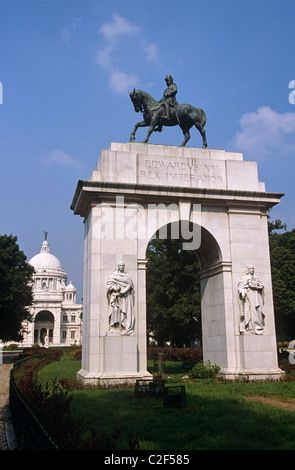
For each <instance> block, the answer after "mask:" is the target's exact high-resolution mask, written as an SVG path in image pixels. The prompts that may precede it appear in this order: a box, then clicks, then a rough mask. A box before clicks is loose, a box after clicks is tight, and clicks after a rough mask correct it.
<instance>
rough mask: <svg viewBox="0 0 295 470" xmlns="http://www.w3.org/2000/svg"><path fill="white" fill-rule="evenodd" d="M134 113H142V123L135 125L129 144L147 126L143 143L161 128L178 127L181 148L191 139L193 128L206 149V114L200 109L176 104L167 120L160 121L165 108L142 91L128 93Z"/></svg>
mask: <svg viewBox="0 0 295 470" xmlns="http://www.w3.org/2000/svg"><path fill="white" fill-rule="evenodd" d="M129 96H130V98H131V101H132V103H133V106H134V109H135V111H136V112H137V113H138V112H139V111H141V112H142V113H143V119H144V120H143V121H140V122H138V123H136V124H135V126H134V129H133V131H132V133H131V136H130V142H133V141H134V140H135V133H136V131H137V129H138V128H139V127H147V126H149V130H148V133H147V135H146V138H145V139H144V140H143V143H147V142H148V140H149V138H150V136H151V134H152V132H153V131H159V132H161V130H162V126H177V125H179V126H180V128H181V130H182V132H183V135H184V141H183V142H182V144H181V147H184V146H185V145H186V143H187V142H188V141H189V139H190V138H191V136H190V133H189V131H190V128H191V127H192V126H195V127H196V128H197V129H198V131H199V132H200V134H201V136H202V139H203V148H206V147H207V140H206V132H205V130H204V126H205V124H206V114H205V112H204V111H203V110H202V109H200V108H195V107H194V106H192V105H190V104H177V105H175V106H173V107H172V108H171V116H170V119H169V120H165V119H162V116H164V114H165V107H164V106H162V103H160V102H159V101H156V100H155V99H154V98H153V97H152V96H151V95H149V94H148V93H147V92H145V91H143V90H135V89H134V90H133V91H132V92H130V93H129Z"/></svg>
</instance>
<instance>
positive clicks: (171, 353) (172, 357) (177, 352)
mask: <svg viewBox="0 0 295 470" xmlns="http://www.w3.org/2000/svg"><path fill="white" fill-rule="evenodd" d="M159 354H163V359H164V360H165V361H176V362H184V361H188V362H199V361H201V360H202V358H203V351H202V348H158V347H152V348H148V359H150V360H155V359H157V358H158V355H159Z"/></svg>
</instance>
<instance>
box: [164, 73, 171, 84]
mask: <svg viewBox="0 0 295 470" xmlns="http://www.w3.org/2000/svg"><path fill="white" fill-rule="evenodd" d="M165 82H171V83H173V77H172V76H171V75H169V74H168V75H166V77H165Z"/></svg>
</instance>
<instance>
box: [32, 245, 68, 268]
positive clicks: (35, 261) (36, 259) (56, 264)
mask: <svg viewBox="0 0 295 470" xmlns="http://www.w3.org/2000/svg"><path fill="white" fill-rule="evenodd" d="M29 264H30V265H31V266H33V267H34V268H35V271H37V270H40V269H42V270H52V269H53V270H58V271H62V272H64V271H63V268H62V265H61V262H60V261H59V259H58V258H57V257H56V256H54V255H52V254H51V253H50V249H49V245H48V242H47V240H44V242H43V243H42V247H41V250H40V253H38V254H37V255H35V256H33V258H31V259H30V261H29Z"/></svg>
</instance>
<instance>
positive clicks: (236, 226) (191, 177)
mask: <svg viewBox="0 0 295 470" xmlns="http://www.w3.org/2000/svg"><path fill="white" fill-rule="evenodd" d="M281 197H282V194H279V193H270V192H266V190H265V185H264V183H262V182H260V181H259V180H258V169H257V163H256V162H249V161H244V160H243V155H242V154H239V153H231V152H225V151H223V150H215V149H196V148H185V147H173V146H163V145H153V144H145V145H144V144H135V143H134V144H133V143H128V144H123V143H112V144H111V146H110V148H109V150H103V151H102V152H101V155H100V158H99V160H98V162H97V165H96V167H95V169H94V170H93V172H92V173H91V176H90V178H89V180H87V181H79V182H78V185H77V189H76V192H75V195H74V198H73V202H72V205H71V208H72V210H73V211H74V213H75V214H78V215H80V216H82V217H83V218H84V227H85V231H84V234H85V235H84V292H83V342H82V369H81V370H80V371H79V373H78V377H79V379H81V380H82V381H83V382H84V383H104V384H105V383H122V382H130V381H131V382H132V381H133V382H135V380H136V379H140V378H150V377H151V374H149V373H148V372H147V344H146V343H147V338H146V277H145V269H146V263H147V260H146V249H147V246H148V243H149V241H150V239H151V238H152V237H153V236H154V235H155V233H156V232H157V231H160V233H161V236H162V237H165V230H166V236H170V235H171V233H172V232H173V237H174V238H175V237H176V236H177V234H178V236H179V237H181V239H182V240H184V243H183V249H190V250H193V251H195V253H196V256H197V257H198V260H199V264H200V267H201V271H200V278H201V298H202V304H201V310H202V348H203V355H204V361H207V360H210V362H211V363H212V364H218V365H219V366H220V367H221V375H222V376H223V377H224V378H230V379H234V378H238V377H245V376H247V377H251V379H255V378H256V379H257V380H260V379H262V378H263V380H265V379H267V378H274V377H275V378H279V377H280V376H281V375H283V372H282V371H281V370H280V369H279V368H278V362H277V350H276V335H275V325H274V312H273V300H272V283H271V269H270V259H269V245H268V226H267V210H268V209H270V208H271V207H272V206H274V205H275V204H278V203H279V202H280V198H281ZM119 261H123V262H124V264H125V266H126V271H127V273H128V275H129V276H130V278H131V279H132V281H133V285H134V324H133V323H132V328H131V329H132V333H131V334H130V335H129V336H123V335H122V336H121V335H119V336H116V335H114V336H112V334H111V332H110V324H109V304H108V300H109V299H108V297H107V295H106V285H107V282H108V279H109V278H110V275H111V274H112V273H113V271H114V269H115V267H116V265H117V264H118V262H119ZM248 265H253V266H254V267H255V274H256V275H257V276H258V277H259V279H261V282H262V283H263V285H264V289H265V297H264V306H263V308H264V313H265V326H263V330H262V332H261V334H259V335H257V334H253V333H251V332H250V331H245V332H244V334H242V332H241V330H240V328H241V311H240V306H239V294H238V283H239V281H240V280H241V278H242V277H243V276H244V275H245V271H246V267H247V266H248ZM154 288H155V289H156V288H157V286H154ZM116 315H117V313H116V314H115V315H114V316H115V318H117V317H116ZM132 315H133V314H132ZM129 318H130V317H129ZM115 321H116V322H117V321H118V320H115ZM126 328H127V326H126Z"/></svg>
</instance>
